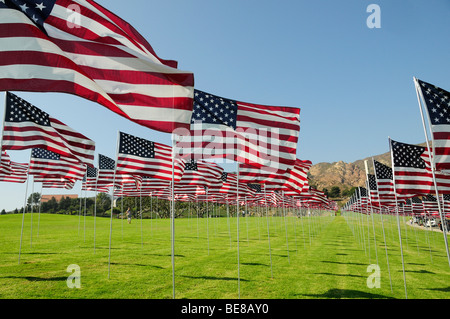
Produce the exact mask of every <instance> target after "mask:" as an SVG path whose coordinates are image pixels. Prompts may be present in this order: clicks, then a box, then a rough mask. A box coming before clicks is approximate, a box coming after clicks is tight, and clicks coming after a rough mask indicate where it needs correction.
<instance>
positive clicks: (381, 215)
mask: <svg viewBox="0 0 450 319" xmlns="http://www.w3.org/2000/svg"><path fill="white" fill-rule="evenodd" d="M372 165H373V167H374V174H375V179H377V171H376V170H375V164H374V162H373V157H372ZM377 195H378V200H379V202H380V218H381V227H382V229H383V239H384V250H385V252H386V262H387V267H388V272H389V284H390V285H391V292H393V290H392V279H391V269H390V267H389V256H388V251H387V246H386V235H385V232H384V222H383V209H382V206H381V199H380V194H379V193H378V185H377Z"/></svg>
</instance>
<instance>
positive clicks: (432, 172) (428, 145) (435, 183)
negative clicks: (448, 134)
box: [414, 77, 450, 266]
mask: <svg viewBox="0 0 450 319" xmlns="http://www.w3.org/2000/svg"><path fill="white" fill-rule="evenodd" d="M414 84H415V87H416V95H417V100H418V102H419V109H420V116H421V117H422V124H423V130H424V133H425V141H426V143H427V149H428V156H429V158H430V164H431V174H432V176H433V184H434V190H435V193H436V201H437V204H438V209H439V217H440V218H441V221H442V233H443V235H444V243H445V249H446V251H447V260H448V264H449V266H450V253H449V250H448V242H447V223H445V222H444V221H445V219H444V218H443V215H442V208H441V203H440V200H439V192H438V187H437V182H436V175H435V164H434V156H433V158H432V156H431V150H430V144H429V142H428V133H427V130H426V128H425V120H424V116H423V110H422V103H421V100H420V98H419V91H420V96H421V97H422V99H423V100H424V97H423V95H422V93H421V92H422V90H419V83H418V82H417V79H416V78H415V77H414ZM427 114H428V112H427ZM428 120H429V122H431V121H430V118H429V114H428ZM431 138H432V141H433V146H434V145H435V143H434V138H433V134H431ZM433 155H434V148H433Z"/></svg>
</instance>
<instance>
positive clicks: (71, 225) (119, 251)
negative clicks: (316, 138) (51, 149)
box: [0, 213, 450, 299]
mask: <svg viewBox="0 0 450 319" xmlns="http://www.w3.org/2000/svg"><path fill="white" fill-rule="evenodd" d="M31 220H32V224H31ZM237 220H238V219H237V218H235V217H234V218H229V219H227V218H209V219H206V218H200V219H197V218H194V217H193V218H180V219H176V220H175V260H174V263H175V298H176V299H182V298H183V299H237V298H239V297H240V298H241V299H305V298H306V299H317V298H319V299H334V298H344V299H352V298H357V299H361V298H363V299H366V298H369V299H370V298H375V299H385V298H398V299H404V298H405V288H404V281H403V271H402V263H401V254H400V248H399V238H398V232H397V224H396V219H395V218H393V217H384V230H385V237H386V245H387V252H388V258H389V268H388V267H387V259H386V251H385V243H384V240H383V227H382V224H381V219H380V217H379V216H378V215H375V216H374V225H373V226H372V221H371V220H370V219H368V218H366V216H362V217H358V215H356V214H354V215H347V216H346V218H344V217H343V216H336V217H335V216H332V215H331V214H329V215H327V216H321V217H319V216H315V217H302V218H296V217H293V216H288V217H286V218H284V217H282V216H279V217H269V218H268V219H267V218H266V217H246V218H245V217H240V218H239V230H240V231H239V278H240V281H239V283H238V253H237V252H238V250H237V248H238V245H237V243H238V236H237ZM94 223H95V227H94ZM267 223H269V231H270V250H269V240H268V233H267ZM21 225H22V215H21V214H19V215H3V216H0V260H1V263H0V298H1V299H18V298H20V299H31V298H33V299H36V298H37V299H72V298H76V299H85V298H86V299H111V298H112V299H171V298H172V297H173V284H172V260H171V232H170V220H166V219H153V220H150V219H144V220H142V221H141V220H139V219H134V220H132V223H131V224H127V222H126V220H121V219H114V220H113V225H112V233H111V234H112V235H111V236H112V246H111V247H112V249H111V264H110V269H109V271H110V272H109V278H108V257H109V237H110V219H109V218H99V217H97V218H96V219H95V220H94V218H93V217H90V216H89V217H88V216H86V217H85V216H68V215H49V214H41V215H40V216H39V215H38V214H37V213H34V214H26V215H25V220H24V229H23V237H22V248H21V251H20V263H19V248H20V237H21ZM372 227H374V228H375V240H376V246H375V243H374V234H373V232H372V229H373V228H372ZM401 227H402V228H401V229H402V236H403V240H402V243H403V254H404V260H405V263H406V264H405V271H406V286H407V294H408V298H409V299H412V298H416V299H424V298H426V299H448V298H450V267H449V264H448V260H447V254H446V251H445V246H444V241H443V236H442V233H437V232H436V233H434V232H425V231H423V230H420V229H416V228H412V227H410V226H408V225H406V223H405V222H404V221H402V224H401ZM94 230H95V246H94ZM375 247H376V250H375ZM377 259H378V265H379V267H380V271H379V276H378V278H379V279H380V287H379V288H377V287H374V288H370V287H368V284H367V279H368V277H369V276H371V275H374V274H375V273H374V272H373V270H370V271H369V272H368V267H369V265H371V264H377ZM70 265H77V266H78V267H79V270H80V284H81V286H80V288H69V287H68V285H67V279H68V277H69V276H70V275H72V272H68V271H67V270H68V267H69V266H70ZM389 273H390V275H389ZM375 275H376V274H375ZM71 282H72V283H74V281H71ZM391 284H392V288H391Z"/></svg>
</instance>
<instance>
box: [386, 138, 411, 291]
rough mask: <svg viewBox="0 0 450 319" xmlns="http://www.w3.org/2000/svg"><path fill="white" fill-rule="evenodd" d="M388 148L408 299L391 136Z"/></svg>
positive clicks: (404, 281)
mask: <svg viewBox="0 0 450 319" xmlns="http://www.w3.org/2000/svg"><path fill="white" fill-rule="evenodd" d="M389 149H390V151H391V161H392V179H393V183H392V184H393V186H394V198H395V213H396V215H397V228H398V238H399V241H400V253H401V256H402V269H403V283H404V286H405V298H406V299H408V291H407V289H406V274H405V260H404V258H403V246H402V233H401V229H400V218H399V216H398V201H397V189H396V187H395V172H394V170H395V166H394V155H393V153H392V143H391V138H390V137H389Z"/></svg>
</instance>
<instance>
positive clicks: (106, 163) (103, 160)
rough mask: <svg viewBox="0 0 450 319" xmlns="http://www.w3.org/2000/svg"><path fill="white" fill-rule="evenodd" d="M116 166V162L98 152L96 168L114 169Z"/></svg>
mask: <svg viewBox="0 0 450 319" xmlns="http://www.w3.org/2000/svg"><path fill="white" fill-rule="evenodd" d="M115 168H116V162H115V161H114V160H113V159H111V158H109V157H108V156H105V155H102V154H98V169H108V170H111V169H112V170H114V169H115Z"/></svg>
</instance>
